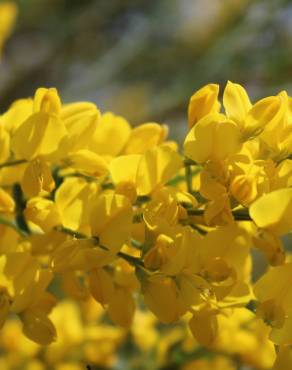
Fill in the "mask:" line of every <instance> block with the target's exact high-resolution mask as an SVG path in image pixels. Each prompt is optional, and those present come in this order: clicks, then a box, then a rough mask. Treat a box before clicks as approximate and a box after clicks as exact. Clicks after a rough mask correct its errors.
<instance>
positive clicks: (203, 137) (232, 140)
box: [184, 113, 240, 163]
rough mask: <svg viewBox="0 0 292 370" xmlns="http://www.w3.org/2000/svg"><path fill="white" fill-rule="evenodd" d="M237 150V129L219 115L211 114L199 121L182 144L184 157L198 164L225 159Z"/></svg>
mask: <svg viewBox="0 0 292 370" xmlns="http://www.w3.org/2000/svg"><path fill="white" fill-rule="evenodd" d="M239 149H240V131H239V128H238V127H237V125H236V124H235V123H234V122H233V121H231V120H230V119H227V118H226V117H225V116H224V115H223V114H219V113H212V114H209V115H207V116H204V117H203V118H202V119H200V120H199V121H198V122H197V123H196V125H195V126H194V127H192V129H191V130H190V132H189V133H188V135H187V137H186V139H185V142H184V153H185V155H186V156H187V157H188V158H190V159H192V160H194V161H195V162H198V163H205V162H207V161H208V160H213V161H220V160H223V159H226V158H227V157H228V156H230V155H231V154H234V153H236V152H237V151H238V150H239Z"/></svg>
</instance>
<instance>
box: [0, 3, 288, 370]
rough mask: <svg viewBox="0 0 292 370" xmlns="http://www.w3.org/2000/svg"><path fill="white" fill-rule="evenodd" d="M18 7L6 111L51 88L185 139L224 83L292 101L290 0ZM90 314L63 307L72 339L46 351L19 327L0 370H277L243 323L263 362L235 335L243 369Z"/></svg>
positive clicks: (142, 328) (4, 58) (9, 51)
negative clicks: (206, 96)
mask: <svg viewBox="0 0 292 370" xmlns="http://www.w3.org/2000/svg"><path fill="white" fill-rule="evenodd" d="M5 2H6V1H1V0H0V4H1V3H5ZM14 3H16V4H17V8H18V15H17V20H16V24H15V27H14V30H13V32H12V35H11V36H10V38H9V39H8V41H7V42H6V44H5V47H4V50H3V52H2V55H1V60H0V113H2V112H3V111H5V110H6V109H7V108H8V107H9V105H10V104H11V103H12V102H13V101H14V100H15V99H18V98H21V97H27V96H32V95H33V94H34V91H35V89H36V88H38V87H40V86H45V87H53V86H54V87H57V88H58V90H59V92H60V95H61V97H62V100H63V102H70V101H74V100H78V101H82V100H83V101H84V100H89V101H93V102H95V103H96V104H97V106H98V107H99V108H100V109H101V110H102V111H106V110H111V111H113V112H115V113H117V114H121V115H123V116H125V117H126V118H127V119H128V120H129V122H130V123H131V124H132V125H133V126H135V125H137V124H140V123H142V122H147V121H148V122H149V121H155V122H160V123H166V124H168V125H169V126H170V136H171V137H172V138H175V139H176V140H178V141H181V140H182V139H183V137H184V136H185V132H186V126H187V125H186V112H187V105H188V101H189V98H190V96H191V95H192V93H193V92H194V91H195V90H197V89H198V88H200V87H201V86H202V85H204V84H207V83H211V82H212V83H219V84H220V85H221V86H222V90H223V87H224V85H225V84H226V82H227V80H232V81H234V82H238V83H240V84H242V85H244V86H245V87H246V89H247V90H248V92H249V94H250V96H251V99H252V101H255V100H256V99H259V98H261V97H263V96H267V95H273V94H277V93H278V92H279V91H280V90H282V89H286V90H287V91H288V93H289V95H292V1H291V0H156V1H155V0H152V1H151V0H14ZM0 31H1V18H0ZM88 305H89V306H88V307H86V309H85V308H84V307H81V310H79V308H78V307H77V306H76V304H75V303H74V301H68V302H66V301H65V302H64V303H62V304H61V308H57V309H56V311H55V312H56V313H55V316H56V317H55V320H56V321H57V323H58V325H59V326H58V329H59V327H60V332H61V333H64V334H61V339H60V340H59V342H58V343H56V344H55V345H52V346H49V347H48V348H46V349H43V348H40V347H39V346H37V345H35V344H33V343H32V342H30V341H28V340H27V339H25V338H24V337H23V336H22V335H21V328H20V326H19V323H18V324H17V323H16V321H14V320H12V321H11V322H10V323H9V325H8V326H6V329H5V330H6V331H4V332H2V333H0V368H1V369H13V370H14V369H29V370H43V369H45V370H47V369H57V370H80V369H81V370H82V369H85V367H86V365H87V364H89V363H90V364H93V365H92V366H91V369H92V370H95V369H112V368H114V369H125V368H129V369H137V370H138V369H139V370H141V369H145V370H153V369H156V368H157V369H164V370H175V369H182V370H191V369H196V370H197V369H198V370H208V369H210V368H212V369H219V370H229V369H231V370H234V369H245V370H246V369H263V368H269V367H270V365H271V363H272V361H273V352H272V349H271V348H269V347H268V344H265V345H264V344H263V343H262V336H261V335H262V334H261V331H260V330H255V329H254V327H250V328H249V327H248V326H247V325H246V326H245V327H244V329H243V330H242V336H243V337H244V340H245V341H246V342H248V343H251V342H252V343H256V344H255V345H258V351H256V357H253V356H254V348H252V351H251V352H250V353H249V352H246V351H245V349H244V348H245V347H244V345H243V343H244V341H243V339H238V337H237V339H235V338H233V337H232V335H231V336H230V344H228V346H232V344H233V345H235V346H237V347H238V348H241V349H240V351H241V350H242V351H243V352H242V353H241V352H240V351H239V357H240V358H241V357H242V358H243V359H244V361H245V362H247V363H248V364H249V366H247V365H246V366H240V365H238V366H237V365H235V364H236V363H237V358H233V359H232V360H230V359H229V358H226V357H224V356H223V358H221V357H220V353H218V356H219V357H218V358H217V357H216V356H215V357H214V358H213V357H212V358H210V357H208V356H209V354H205V353H202V350H201V349H200V348H197V346H196V344H195V343H194V341H193V340H192V339H190V336H189V335H187V334H186V331H185V330H186V329H185V327H184V326H181V325H174V326H172V327H168V328H166V327H165V326H164V327H163V326H161V324H158V323H157V322H156V320H155V319H154V317H153V316H152V315H151V314H150V313H146V312H145V311H143V310H141V312H140V311H139V312H138V314H137V315H136V316H135V317H136V318H135V320H136V321H135V322H134V325H133V329H132V331H131V332H127V331H125V330H122V329H120V328H117V327H113V326H112V325H111V324H109V323H108V321H107V319H106V318H104V316H103V313H102V311H101V308H100V306H97V304H95V303H94V302H91V303H88ZM247 319H248V320H249V319H250V318H249V317H248V318H247ZM17 325H18V326H17ZM157 328H158V329H159V333H160V336H159V337H158V336H157V332H158V331H157V330H156V329H157ZM232 332H233V330H229V331H228V333H231V334H232ZM228 343H229V342H228ZM200 351H201V352H200ZM261 351H262V352H261ZM268 351H270V352H268ZM3 353H4V354H7V358H8V359H9V361H10V362H9V363H11V364H12V365H11V366H10V365H9V366H10V367H5V366H7V363H8V362H7V361H6V357H5V356H4V355H3ZM260 353H261V355H262V357H261V355H260ZM198 358H199V359H201V358H203V359H202V360H199V361H201V362H200V363H198V362H196V364H195V363H194V362H192V361H193V360H194V361H197V359H198ZM205 358H208V360H205ZM263 358H265V359H267V360H266V362H264V365H263V362H262V359H263ZM41 359H42V360H41ZM64 359H66V361H65V360H64ZM188 361H189V362H188ZM205 361H207V362H205ZM230 361H231V362H230ZM229 362H230V363H229ZM44 363H45V365H44ZM195 366H196V367H195Z"/></svg>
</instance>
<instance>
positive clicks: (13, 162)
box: [0, 159, 27, 169]
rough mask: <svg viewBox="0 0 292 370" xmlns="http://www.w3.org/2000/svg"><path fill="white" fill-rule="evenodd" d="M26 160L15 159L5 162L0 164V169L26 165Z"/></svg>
mask: <svg viewBox="0 0 292 370" xmlns="http://www.w3.org/2000/svg"><path fill="white" fill-rule="evenodd" d="M26 162H27V160H26V159H17V160H15V161H10V162H5V163H1V164H0V169H1V168H4V167H12V166H17V165H18V164H22V163H26Z"/></svg>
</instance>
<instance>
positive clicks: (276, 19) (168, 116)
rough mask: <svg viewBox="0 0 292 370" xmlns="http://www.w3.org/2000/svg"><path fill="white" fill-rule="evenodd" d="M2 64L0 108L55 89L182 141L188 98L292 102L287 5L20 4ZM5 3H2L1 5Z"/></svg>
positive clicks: (218, 1) (77, 0) (229, 1)
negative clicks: (271, 97)
mask: <svg viewBox="0 0 292 370" xmlns="http://www.w3.org/2000/svg"><path fill="white" fill-rule="evenodd" d="M15 2H16V3H17V5H18V13H19V14H18V17H17V23H16V27H15V29H14V32H13V34H12V36H11V37H10V39H9V41H8V42H7V44H6V46H5V50H4V53H3V57H2V63H1V64H0V107H1V111H3V110H5V109H6V108H7V107H8V106H9V104H10V103H11V102H12V101H13V100H14V99H16V98H20V97H24V96H31V95H32V94H33V93H34V90H35V89H36V88H37V87H39V86H47V87H49V86H55V87H57V88H58V89H59V91H60V94H61V96H62V99H63V101H64V102H68V101H71V100H90V101H94V102H95V103H96V104H97V105H98V107H99V108H100V109H101V110H103V111H104V110H112V111H114V112H115V113H118V114H121V115H123V116H125V117H126V118H127V119H128V120H129V121H130V123H131V124H132V125H136V124H139V123H142V122H146V121H156V122H162V123H167V124H169V125H170V129H171V130H170V132H171V136H172V137H175V138H176V139H181V138H182V137H183V135H184V134H185V121H186V108H187V104H188V99H189V97H190V96H191V94H192V93H193V92H194V91H195V90H196V89H198V88H199V87H201V86H202V85H204V84H206V83H210V82H214V83H219V84H220V85H221V86H222V87H223V86H224V85H225V83H226V81H227V80H228V79H230V80H232V81H236V82H239V83H241V84H243V85H244V86H245V87H246V88H247V89H248V91H249V93H250V95H251V98H252V99H253V100H254V99H257V98H260V97H262V96H264V95H268V94H276V93H277V92H279V90H281V89H287V90H288V92H290V95H291V93H292V88H291V86H292V37H291V36H292V2H291V1H290V0H159V1H154V0H152V1H151V0H15ZM0 3H1V0H0Z"/></svg>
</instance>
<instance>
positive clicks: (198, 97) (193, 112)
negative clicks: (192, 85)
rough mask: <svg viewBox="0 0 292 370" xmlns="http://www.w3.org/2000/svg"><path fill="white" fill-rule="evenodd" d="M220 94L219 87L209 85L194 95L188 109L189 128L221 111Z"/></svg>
mask: <svg viewBox="0 0 292 370" xmlns="http://www.w3.org/2000/svg"><path fill="white" fill-rule="evenodd" d="M218 94H219V85H216V84H209V85H206V86H204V87H202V88H201V89H200V90H198V91H196V92H195V93H194V94H193V95H192V97H191V99H190V102H189V107H188V122H189V128H191V127H192V126H193V125H194V124H196V123H197V122H198V121H199V120H200V119H201V118H203V117H205V116H207V115H208V114H211V113H218V112H219V111H220V106H221V104H220V103H219V101H218Z"/></svg>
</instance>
